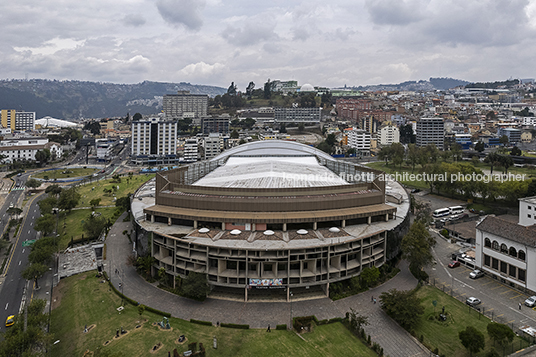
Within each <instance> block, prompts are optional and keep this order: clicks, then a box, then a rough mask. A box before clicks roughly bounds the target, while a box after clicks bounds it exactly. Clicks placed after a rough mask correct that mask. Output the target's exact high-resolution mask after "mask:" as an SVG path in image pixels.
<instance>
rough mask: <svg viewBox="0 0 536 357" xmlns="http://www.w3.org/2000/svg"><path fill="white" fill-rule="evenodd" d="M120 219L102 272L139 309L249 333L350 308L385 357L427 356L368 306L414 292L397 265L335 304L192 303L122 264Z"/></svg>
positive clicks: (123, 226)
mask: <svg viewBox="0 0 536 357" xmlns="http://www.w3.org/2000/svg"><path fill="white" fill-rule="evenodd" d="M122 220H123V217H120V218H119V219H118V220H117V222H116V223H115V224H114V226H113V227H112V229H111V230H110V233H109V234H108V238H107V240H106V246H107V247H106V251H107V253H106V258H107V261H106V263H105V269H106V271H107V272H108V274H109V276H110V277H111V279H112V283H113V284H114V285H115V286H116V287H118V288H119V283H120V282H122V289H123V292H124V294H125V295H127V296H129V297H130V298H132V299H134V300H136V301H139V302H140V303H142V304H144V305H148V306H151V307H153V308H156V309H159V310H162V311H167V312H170V313H171V314H172V315H173V316H174V317H178V318H182V319H186V320H189V319H191V318H193V319H197V320H204V321H212V322H213V323H214V324H215V323H216V322H218V321H219V322H226V323H236V324H249V325H250V326H251V327H252V328H265V327H267V326H268V324H270V325H271V326H275V325H278V324H289V323H290V320H291V315H292V316H309V315H315V316H316V317H317V318H318V319H319V320H322V319H329V318H334V317H343V316H344V315H345V313H346V312H347V311H349V310H350V308H351V307H352V308H354V309H356V310H357V311H359V312H360V313H361V314H363V315H365V316H368V317H369V322H370V325H369V326H367V327H366V332H367V333H368V334H370V335H371V338H372V341H376V342H378V343H380V344H381V345H382V347H383V349H384V351H385V354H386V355H389V356H391V357H398V356H399V357H407V356H428V355H429V352H428V351H427V350H426V349H425V348H424V347H422V346H421V345H420V344H419V343H418V342H417V341H416V340H415V339H414V338H413V337H412V336H410V335H409V334H408V333H407V332H406V331H405V330H403V329H402V328H401V327H400V326H398V325H397V324H396V323H395V322H394V321H393V320H392V319H391V318H389V317H388V316H387V315H386V314H385V313H384V312H383V311H382V310H381V309H380V306H379V303H378V304H373V303H372V302H371V295H374V296H379V295H380V294H381V293H382V292H383V291H388V290H389V289H392V288H396V289H399V290H407V289H412V288H414V287H415V285H416V283H417V282H416V280H415V278H413V276H412V275H411V274H410V273H409V271H408V269H407V267H406V266H402V271H401V273H399V274H398V275H397V276H396V277H395V278H393V279H392V280H390V281H388V282H387V283H385V284H383V285H381V286H379V287H376V288H374V289H372V290H370V291H368V292H366V293H362V294H359V295H355V296H351V297H348V298H346V299H342V300H338V301H335V302H333V301H331V300H330V299H328V298H324V299H316V300H307V301H295V302H292V303H287V302H248V303H244V302H238V301H227V300H217V299H207V300H205V301H204V302H197V301H193V300H190V299H186V298H183V297H180V296H177V295H174V294H171V293H168V292H166V291H163V290H160V289H158V288H156V286H155V284H149V283H147V282H146V281H145V280H144V279H143V278H141V277H140V276H139V275H138V274H137V273H136V271H135V269H134V268H133V267H131V266H128V265H127V264H126V262H127V257H128V255H129V254H131V252H132V245H131V244H130V243H129V241H128V238H127V237H126V236H125V235H123V234H122V232H123V231H124V230H128V231H130V229H131V225H130V223H129V222H123V221H122ZM116 269H117V273H116ZM119 290H121V288H119Z"/></svg>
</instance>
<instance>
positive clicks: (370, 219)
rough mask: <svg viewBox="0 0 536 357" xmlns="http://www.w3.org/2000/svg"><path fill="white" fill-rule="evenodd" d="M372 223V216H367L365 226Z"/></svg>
mask: <svg viewBox="0 0 536 357" xmlns="http://www.w3.org/2000/svg"><path fill="white" fill-rule="evenodd" d="M371 223H372V216H368V217H367V224H371Z"/></svg>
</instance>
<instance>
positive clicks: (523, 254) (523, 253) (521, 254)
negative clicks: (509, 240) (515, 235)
mask: <svg viewBox="0 0 536 357" xmlns="http://www.w3.org/2000/svg"><path fill="white" fill-rule="evenodd" d="M517 257H518V258H519V259H521V260H523V261H524V260H525V252H524V251H522V250H520V251H519V252H517Z"/></svg>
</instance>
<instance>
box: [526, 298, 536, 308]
mask: <svg viewBox="0 0 536 357" xmlns="http://www.w3.org/2000/svg"><path fill="white" fill-rule="evenodd" d="M525 305H527V306H528V307H534V305H536V296H531V297H529V298H528V299H527V300H525Z"/></svg>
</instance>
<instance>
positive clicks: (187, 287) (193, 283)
mask: <svg viewBox="0 0 536 357" xmlns="http://www.w3.org/2000/svg"><path fill="white" fill-rule="evenodd" d="M181 290H182V292H183V294H184V295H185V296H187V297H189V298H192V299H195V300H201V301H203V300H205V298H206V297H207V294H208V293H209V291H210V288H209V286H208V281H207V275H206V274H202V273H194V272H190V273H189V274H188V276H187V277H186V279H184V280H183V281H182V286H181Z"/></svg>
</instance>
